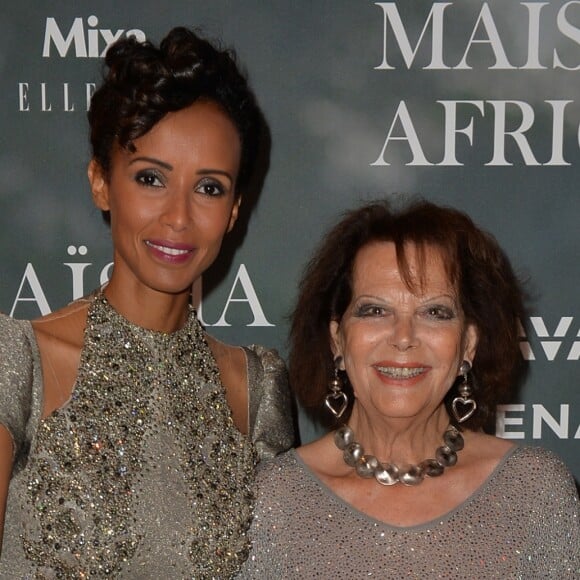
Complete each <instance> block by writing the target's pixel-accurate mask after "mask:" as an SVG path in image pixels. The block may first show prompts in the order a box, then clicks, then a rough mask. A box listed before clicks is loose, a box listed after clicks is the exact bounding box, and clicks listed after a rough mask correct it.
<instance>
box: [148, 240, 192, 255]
mask: <svg viewBox="0 0 580 580" xmlns="http://www.w3.org/2000/svg"><path fill="white" fill-rule="evenodd" d="M145 243H146V244H147V245H148V246H151V247H152V248H155V249H156V250H159V251H160V252H163V253H164V254H169V255H170V256H183V254H187V253H189V250H179V249H177V248H168V247H166V246H158V245H157V244H153V243H152V242H145Z"/></svg>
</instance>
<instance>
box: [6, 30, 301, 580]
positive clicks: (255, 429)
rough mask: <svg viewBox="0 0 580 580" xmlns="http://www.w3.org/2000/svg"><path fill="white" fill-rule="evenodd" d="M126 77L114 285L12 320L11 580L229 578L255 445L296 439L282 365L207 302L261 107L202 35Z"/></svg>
mask: <svg viewBox="0 0 580 580" xmlns="http://www.w3.org/2000/svg"><path fill="white" fill-rule="evenodd" d="M106 64H107V67H108V72H107V76H106V78H105V80H104V83H103V84H102V86H101V87H100V88H99V90H98V91H97V92H96V93H95V95H94V97H93V99H92V104H91V110H90V113H89V121H90V125H91V143H92V148H93V158H92V161H91V162H90V165H89V171H88V176H89V181H90V185H91V188H92V192H93V198H94V201H95V204H96V206H97V207H98V208H99V209H101V210H102V211H103V212H104V214H105V215H106V216H107V218H109V221H110V226H111V233H112V238H113V248H114V268H113V273H112V276H111V279H110V281H109V283H108V285H107V286H106V287H105V288H104V290H102V291H97V292H96V293H95V294H94V295H93V296H91V297H89V298H87V299H82V300H79V301H77V302H74V303H73V304H71V305H69V306H67V307H65V308H63V309H62V310H60V311H58V312H55V313H53V314H52V315H49V316H46V317H44V318H40V319H38V320H35V321H33V322H32V323H30V322H28V321H16V320H11V319H9V318H7V317H5V316H4V317H2V318H0V530H1V529H2V524H4V528H5V530H4V545H3V551H2V557H1V558H0V577H1V578H33V577H34V578H89V577H90V578H102V577H105V576H106V577H114V578H131V579H133V578H185V577H187V578H190V577H195V578H214V577H219V578H227V577H230V576H231V575H232V574H234V573H235V572H236V571H237V570H238V568H239V565H240V563H241V562H242V561H243V560H244V559H245V557H246V555H247V548H248V540H247V538H246V531H247V528H248V526H249V523H250V519H251V507H252V500H253V479H254V478H253V475H254V466H255V455H256V454H255V451H256V450H257V452H258V455H259V456H262V457H264V456H272V455H274V454H275V453H276V452H278V451H280V450H281V449H284V448H288V447H289V446H290V445H291V443H292V425H291V422H290V420H289V412H288V402H289V396H288V392H287V389H286V379H285V372H284V367H283V364H282V362H281V360H280V358H279V357H278V356H277V355H276V353H275V352H273V351H269V350H267V349H264V348H262V347H251V348H244V349H242V348H237V347H232V346H228V345H226V344H223V343H221V342H218V341H217V340H215V339H213V338H211V337H210V336H208V335H207V334H206V333H205V331H204V330H203V328H201V326H200V324H199V322H198V321H197V319H196V315H195V312H194V310H193V309H192V307H191V306H190V291H191V286H192V284H193V282H194V281H195V280H196V279H197V278H199V276H201V274H202V273H203V272H204V271H205V270H206V269H207V268H208V266H210V264H211V263H212V262H213V261H214V260H215V258H216V257H217V255H218V252H219V250H220V245H221V243H222V240H223V237H224V235H225V234H226V233H227V232H229V231H230V230H231V229H232V228H233V227H234V224H235V222H236V219H237V216H238V209H239V207H240V202H241V193H242V191H244V189H245V188H246V187H247V185H248V180H249V177H250V175H251V172H252V166H253V164H254V161H255V156H256V148H255V144H256V133H257V131H258V123H257V120H258V109H257V105H256V103H255V100H254V97H253V95H252V93H251V91H250V89H249V87H248V85H247V83H246V80H245V78H244V77H243V76H242V74H241V73H240V72H239V70H238V68H237V66H236V64H235V61H234V60H233V57H232V54H230V53H229V52H227V51H221V50H218V49H217V48H216V47H214V46H213V45H212V44H210V43H209V42H207V41H206V40H204V39H202V38H200V37H198V36H197V35H195V34H194V33H192V32H190V31H188V30H186V29H183V28H178V29H174V30H173V31H171V32H170V33H169V35H168V36H167V37H166V38H165V39H164V40H163V42H162V43H161V45H160V46H159V48H157V47H155V46H153V45H152V44H150V43H148V42H146V43H142V44H141V43H138V42H137V41H135V40H134V39H128V40H123V41H119V42H118V43H117V44H115V45H114V46H113V47H112V48H111V49H110V50H109V51H108V53H107V57H106ZM4 520H5V521H4Z"/></svg>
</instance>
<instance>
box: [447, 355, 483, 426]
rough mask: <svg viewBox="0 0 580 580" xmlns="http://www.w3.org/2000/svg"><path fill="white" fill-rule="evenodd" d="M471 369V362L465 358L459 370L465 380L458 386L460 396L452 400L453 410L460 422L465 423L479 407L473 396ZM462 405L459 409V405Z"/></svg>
mask: <svg viewBox="0 0 580 580" xmlns="http://www.w3.org/2000/svg"><path fill="white" fill-rule="evenodd" d="M470 371H471V363H470V362H469V361H467V360H464V361H463V362H462V363H461V366H460V367H459V372H460V373H461V374H462V375H463V382H462V383H461V384H460V385H459V386H458V387H457V390H458V392H459V396H458V397H455V399H453V401H452V402H451V410H452V411H453V415H454V417H455V419H456V420H457V422H458V423H463V422H464V421H467V419H469V417H471V416H472V415H473V413H475V410H476V409H477V403H476V402H475V401H474V400H473V399H472V398H471V394H472V393H473V390H472V388H471V385H470V384H469V380H468V375H469V372H470ZM459 406H460V407H461V409H460V410H458V408H457V407H459Z"/></svg>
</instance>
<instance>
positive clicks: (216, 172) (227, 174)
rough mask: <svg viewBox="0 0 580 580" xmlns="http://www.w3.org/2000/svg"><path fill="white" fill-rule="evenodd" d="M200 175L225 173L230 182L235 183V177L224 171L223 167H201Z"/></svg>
mask: <svg viewBox="0 0 580 580" xmlns="http://www.w3.org/2000/svg"><path fill="white" fill-rule="evenodd" d="M197 173H198V175H215V174H217V175H223V176H224V177H227V178H228V179H229V180H230V182H232V183H233V181H234V180H233V178H232V176H231V175H230V174H229V173H228V172H227V171H224V170H223V169H200V170H199V171H198V172H197Z"/></svg>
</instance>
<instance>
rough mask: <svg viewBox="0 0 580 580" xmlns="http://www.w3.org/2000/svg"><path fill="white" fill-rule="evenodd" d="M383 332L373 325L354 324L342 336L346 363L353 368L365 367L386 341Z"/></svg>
mask: <svg viewBox="0 0 580 580" xmlns="http://www.w3.org/2000/svg"><path fill="white" fill-rule="evenodd" d="M383 334H384V333H383V332H381V330H380V329H379V328H376V327H374V326H373V325H372V324H370V325H369V324H353V325H351V326H349V327H348V328H347V330H346V332H344V333H343V335H342V340H341V344H342V347H343V352H344V358H345V361H348V362H349V363H350V365H351V366H353V367H359V366H365V365H366V364H367V362H368V361H369V360H370V357H371V355H372V353H373V352H374V350H375V349H376V348H377V346H379V345H380V344H381V342H382V340H383V339H384V337H383Z"/></svg>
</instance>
